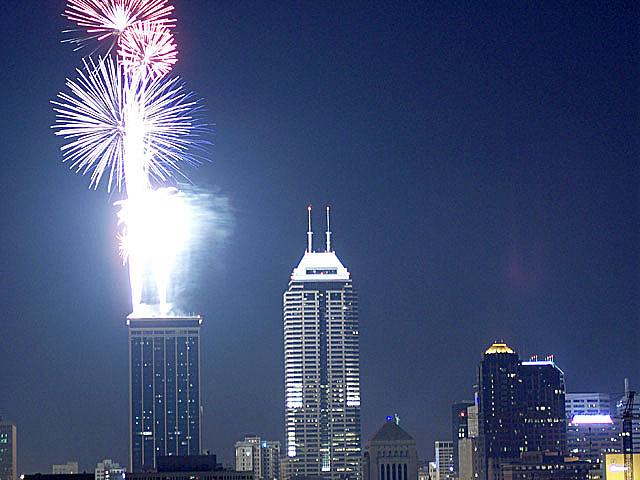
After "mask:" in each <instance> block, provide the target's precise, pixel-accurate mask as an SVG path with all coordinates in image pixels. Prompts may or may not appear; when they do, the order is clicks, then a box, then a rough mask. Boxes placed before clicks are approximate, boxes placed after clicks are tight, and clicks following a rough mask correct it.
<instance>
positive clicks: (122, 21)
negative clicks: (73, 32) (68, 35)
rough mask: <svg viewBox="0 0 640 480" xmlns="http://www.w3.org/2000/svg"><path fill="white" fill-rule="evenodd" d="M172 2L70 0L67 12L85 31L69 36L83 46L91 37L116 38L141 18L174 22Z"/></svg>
mask: <svg viewBox="0 0 640 480" xmlns="http://www.w3.org/2000/svg"><path fill="white" fill-rule="evenodd" d="M172 11H173V5H167V0H68V2H67V9H66V10H65V11H64V14H65V16H66V17H67V18H68V19H69V20H71V21H72V22H74V23H75V24H76V25H78V27H80V28H81V29H82V30H83V31H86V35H85V36H82V37H78V38H73V39H70V40H67V41H69V42H73V43H77V44H79V45H80V46H82V45H83V44H84V43H86V42H88V41H90V40H92V39H97V40H104V39H105V38H108V37H112V38H113V39H114V40H115V39H117V38H118V37H120V35H121V34H122V33H123V32H124V31H125V30H126V29H127V28H128V27H130V26H131V25H133V24H135V23H136V22H141V21H153V22H158V23H161V24H164V25H173V24H174V23H175V19H171V18H169V15H171V12H172Z"/></svg>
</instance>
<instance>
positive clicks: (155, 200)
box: [116, 187, 191, 313]
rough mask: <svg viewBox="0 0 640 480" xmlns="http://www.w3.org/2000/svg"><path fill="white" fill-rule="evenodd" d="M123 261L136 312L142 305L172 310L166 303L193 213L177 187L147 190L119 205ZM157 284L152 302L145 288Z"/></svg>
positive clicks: (161, 310) (163, 310) (118, 203)
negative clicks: (125, 265) (147, 285)
mask: <svg viewBox="0 0 640 480" xmlns="http://www.w3.org/2000/svg"><path fill="white" fill-rule="evenodd" d="M116 205H117V206H119V207H120V210H119V211H118V221H119V224H120V225H121V226H122V227H123V229H122V233H121V234H120V235H119V237H118V238H119V240H120V252H121V255H122V256H123V261H125V262H126V261H128V262H129V279H130V282H131V299H132V304H133V307H134V311H135V309H136V308H137V307H139V306H140V305H142V304H143V303H147V304H154V303H155V304H156V305H158V306H159V308H160V313H166V311H167V310H168V309H169V308H170V305H169V302H168V301H167V296H168V295H167V293H168V286H169V284H170V282H169V277H170V275H171V273H172V271H173V269H174V266H175V261H176V258H177V256H178V255H179V254H180V252H181V251H182V249H183V248H184V246H185V245H186V243H187V237H188V236H189V232H190V228H189V226H190V225H189V224H190V216H191V212H190V209H189V207H188V206H187V203H186V202H185V199H184V195H183V194H182V192H180V191H179V190H177V189H176V188H173V187H169V188H159V189H157V190H146V191H145V192H142V193H140V192H139V194H138V195H136V196H135V197H133V198H132V197H129V198H128V199H127V200H122V201H119V202H116ZM149 283H154V284H155V285H154V286H155V297H156V298H155V299H154V300H155V301H151V302H150V301H149V298H145V297H147V296H148V292H143V285H145V284H149Z"/></svg>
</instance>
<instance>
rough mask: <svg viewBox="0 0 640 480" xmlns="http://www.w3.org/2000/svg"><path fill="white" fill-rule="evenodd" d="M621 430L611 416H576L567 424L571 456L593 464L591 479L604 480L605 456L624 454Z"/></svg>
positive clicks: (618, 423)
mask: <svg viewBox="0 0 640 480" xmlns="http://www.w3.org/2000/svg"><path fill="white" fill-rule="evenodd" d="M621 430H622V428H621V425H620V422H615V421H614V420H613V419H612V418H611V415H609V414H606V415H604V414H576V415H574V416H573V417H571V419H570V420H568V423H567V442H568V447H569V455H571V456H573V457H576V458H578V459H580V460H584V461H586V462H589V463H590V464H591V470H592V471H591V473H590V478H591V479H604V478H605V470H604V463H605V455H607V454H611V453H621V452H622V437H621V436H620V433H621Z"/></svg>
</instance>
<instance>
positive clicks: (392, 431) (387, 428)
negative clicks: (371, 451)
mask: <svg viewBox="0 0 640 480" xmlns="http://www.w3.org/2000/svg"><path fill="white" fill-rule="evenodd" d="M393 440H410V441H413V440H414V439H413V437H412V436H411V435H409V434H408V433H407V432H405V431H404V430H403V429H402V428H400V425H398V424H397V423H396V422H394V421H393V420H387V421H386V422H384V425H382V427H380V428H379V429H378V431H377V432H376V433H374V434H373V437H371V439H369V441H370V442H388V441H393Z"/></svg>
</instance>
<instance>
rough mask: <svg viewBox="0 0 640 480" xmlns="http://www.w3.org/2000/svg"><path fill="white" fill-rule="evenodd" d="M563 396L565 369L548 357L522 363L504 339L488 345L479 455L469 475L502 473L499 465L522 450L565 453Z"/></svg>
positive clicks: (482, 372) (481, 377)
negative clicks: (501, 341) (563, 370)
mask: <svg viewBox="0 0 640 480" xmlns="http://www.w3.org/2000/svg"><path fill="white" fill-rule="evenodd" d="M564 395H565V386H564V373H563V372H562V370H560V369H559V368H558V367H557V366H556V364H555V363H554V362H553V357H552V356H549V357H547V359H546V360H544V361H537V359H536V360H532V361H528V362H520V361H519V359H518V354H517V353H516V352H514V351H513V350H512V349H511V348H509V347H508V346H507V345H506V344H505V343H494V344H493V345H492V346H491V347H489V348H488V349H487V350H486V351H485V352H484V354H483V356H482V361H481V362H480V366H479V367H478V426H479V435H478V441H477V447H478V452H477V453H478V455H480V457H481V458H480V461H478V462H476V461H475V460H473V464H474V465H476V466H475V467H473V468H477V470H478V471H476V472H473V474H474V475H475V474H476V473H477V478H481V479H484V478H487V479H489V480H493V479H498V478H502V477H501V476H500V475H501V473H500V469H501V466H502V464H503V463H505V464H506V463H509V462H512V461H513V460H515V459H519V458H520V457H521V455H522V454H523V453H525V452H544V451H547V452H552V453H554V454H556V455H558V456H559V457H562V455H564V454H566V453H567V432H566V418H565V412H564V406H565V398H564ZM531 458H534V457H531ZM536 458H537V457H536ZM540 458H542V457H540ZM512 463H513V462H512ZM477 465H480V467H479V468H478V467H477Z"/></svg>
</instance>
